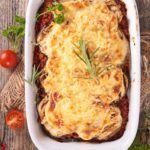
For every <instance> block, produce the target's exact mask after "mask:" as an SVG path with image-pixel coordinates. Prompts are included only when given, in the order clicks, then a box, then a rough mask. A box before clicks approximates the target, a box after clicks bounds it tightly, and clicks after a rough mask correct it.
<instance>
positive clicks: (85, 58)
mask: <svg viewBox="0 0 150 150" xmlns="http://www.w3.org/2000/svg"><path fill="white" fill-rule="evenodd" d="M73 45H74V46H75V47H76V48H77V49H78V50H79V52H80V53H81V55H80V54H79V53H78V52H77V51H76V50H74V53H75V54H76V56H77V57H78V58H79V59H80V60H81V61H82V62H84V64H85V65H86V69H87V71H88V72H89V73H90V77H91V78H96V76H97V74H96V68H95V66H94V64H93V61H92V60H93V57H94V55H95V54H96V52H97V51H98V50H99V48H97V49H96V50H95V51H94V52H93V53H92V54H91V55H90V54H89V52H88V49H87V44H86V43H85V41H84V40H83V39H81V40H79V44H78V45H79V46H78V45H76V44H73Z"/></svg>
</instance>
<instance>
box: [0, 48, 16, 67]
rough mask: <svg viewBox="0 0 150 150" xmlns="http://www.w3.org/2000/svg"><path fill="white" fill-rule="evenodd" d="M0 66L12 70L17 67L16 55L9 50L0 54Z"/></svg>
mask: <svg viewBox="0 0 150 150" xmlns="http://www.w3.org/2000/svg"><path fill="white" fill-rule="evenodd" d="M0 65H1V66H2V67H4V68H9V69H12V68H14V67H15V66H16V65H17V54H16V53H15V52H13V51H11V50H5V51H3V52H1V53H0Z"/></svg>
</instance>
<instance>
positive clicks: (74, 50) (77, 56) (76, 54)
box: [74, 50, 86, 64]
mask: <svg viewBox="0 0 150 150" xmlns="http://www.w3.org/2000/svg"><path fill="white" fill-rule="evenodd" d="M74 53H75V54H76V56H77V57H78V58H79V59H80V60H82V61H83V62H84V63H85V64H86V62H85V60H84V59H83V58H82V57H81V56H80V55H79V54H78V53H77V52H76V51H75V50H74Z"/></svg>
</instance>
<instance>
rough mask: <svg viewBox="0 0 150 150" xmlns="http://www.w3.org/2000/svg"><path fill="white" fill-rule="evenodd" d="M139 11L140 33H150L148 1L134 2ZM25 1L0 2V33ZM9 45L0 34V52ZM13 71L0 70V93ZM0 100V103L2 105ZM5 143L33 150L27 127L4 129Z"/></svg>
mask: <svg viewBox="0 0 150 150" xmlns="http://www.w3.org/2000/svg"><path fill="white" fill-rule="evenodd" d="M136 1H137V5H138V10H139V17H140V25H141V32H146V31H150V0H136ZM26 6H27V0H1V2H0V31H1V30H3V29H4V28H6V27H7V26H8V25H10V24H12V23H13V17H14V16H15V15H16V14H17V15H22V16H25V11H26ZM9 48H11V47H10V43H8V41H7V39H6V38H4V37H2V35H1V34H0V50H3V49H9ZM12 72H13V70H6V69H3V68H0V91H1V90H2V89H3V87H4V85H5V84H6V82H7V81H8V79H9V77H10V75H11V74H12ZM2 101H3V100H2V99H0V103H2ZM3 117H4V114H3V110H0V118H1V119H0V140H1V139H2V138H3V131H4V124H5V123H4V119H3ZM5 131H6V133H5V142H6V145H7V146H6V149H7V150H34V149H36V148H35V146H34V145H33V143H32V141H31V139H30V136H29V133H28V130H27V127H26V126H25V127H24V129H23V130H21V131H18V132H14V131H12V130H10V129H8V128H7V127H6V130H5Z"/></svg>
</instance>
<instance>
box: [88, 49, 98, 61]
mask: <svg viewBox="0 0 150 150" xmlns="http://www.w3.org/2000/svg"><path fill="white" fill-rule="evenodd" d="M98 50H99V47H98V48H97V49H96V50H95V51H94V52H93V53H92V55H91V57H90V61H92V60H93V57H94V56H95V54H96V53H97V52H98Z"/></svg>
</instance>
